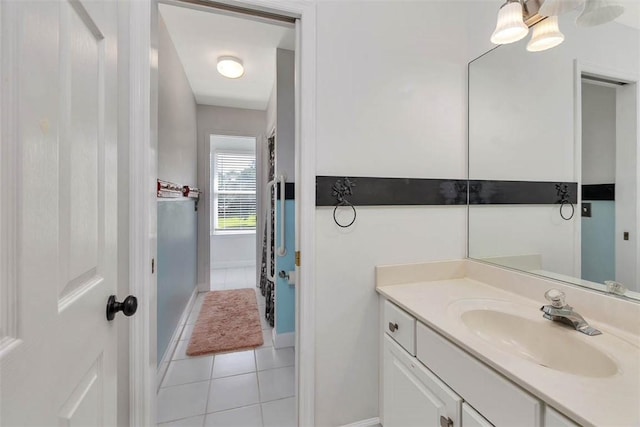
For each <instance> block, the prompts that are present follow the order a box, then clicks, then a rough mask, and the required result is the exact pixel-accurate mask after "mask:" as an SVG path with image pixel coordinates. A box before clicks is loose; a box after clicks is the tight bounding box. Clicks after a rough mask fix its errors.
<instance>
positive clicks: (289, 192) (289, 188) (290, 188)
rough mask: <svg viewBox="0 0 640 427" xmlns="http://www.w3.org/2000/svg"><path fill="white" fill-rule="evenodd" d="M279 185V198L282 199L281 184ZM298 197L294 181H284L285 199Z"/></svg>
mask: <svg viewBox="0 0 640 427" xmlns="http://www.w3.org/2000/svg"><path fill="white" fill-rule="evenodd" d="M277 187H278V196H277V197H278V200H280V185H279V184H278V185H277ZM295 198H296V187H295V184H294V183H293V182H285V183H284V199H285V200H294V199H295Z"/></svg>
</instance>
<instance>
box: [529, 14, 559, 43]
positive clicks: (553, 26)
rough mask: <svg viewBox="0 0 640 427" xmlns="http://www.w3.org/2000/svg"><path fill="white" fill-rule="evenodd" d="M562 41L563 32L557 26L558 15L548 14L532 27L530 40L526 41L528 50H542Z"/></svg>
mask: <svg viewBox="0 0 640 427" xmlns="http://www.w3.org/2000/svg"><path fill="white" fill-rule="evenodd" d="M563 41H564V34H562V33H561V32H560V28H559V27H558V17H557V16H550V17H548V18H547V19H545V20H544V21H542V22H539V23H538V24H537V25H535V26H534V27H533V34H532V35H531V40H529V43H527V50H528V51H529V52H542V51H543V50H547V49H551V48H552V47H556V46H558V45H559V44H560V43H562V42H563Z"/></svg>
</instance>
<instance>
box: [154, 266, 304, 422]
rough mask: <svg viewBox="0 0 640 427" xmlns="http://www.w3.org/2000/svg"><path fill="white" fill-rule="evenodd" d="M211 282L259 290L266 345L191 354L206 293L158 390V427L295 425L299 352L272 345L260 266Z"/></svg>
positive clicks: (214, 275)
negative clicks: (258, 271) (188, 352)
mask: <svg viewBox="0 0 640 427" xmlns="http://www.w3.org/2000/svg"><path fill="white" fill-rule="evenodd" d="M211 283H212V285H211V287H212V290H224V289H239V288H254V289H256V292H257V297H258V307H259V309H260V316H261V324H262V329H263V335H264V341H265V343H264V344H263V345H262V346H261V347H259V348H257V349H255V350H249V351H240V352H235V353H227V354H219V355H215V356H200V357H189V356H187V355H186V354H185V352H186V350H187V346H188V344H189V339H190V336H191V332H192V330H193V327H194V325H195V323H196V320H197V318H198V314H199V312H200V308H201V306H202V302H203V300H204V295H205V293H200V294H199V295H198V297H197V299H196V302H195V304H194V306H193V309H192V310H191V313H190V315H189V317H188V319H187V321H186V323H185V324H184V325H183V326H182V327H183V330H182V333H181V335H180V341H179V342H178V346H177V348H176V350H175V352H174V355H173V357H172V360H171V362H170V364H169V368H168V370H167V373H166V375H165V377H164V379H163V380H162V384H161V387H160V390H159V392H158V422H159V423H160V424H158V425H159V426H163V427H164V426H198V427H203V426H210V427H231V426H234V427H236V426H237V427H240V426H242V427H262V426H264V427H270V426H274V427H275V426H278V427H286V426H294V425H295V403H294V402H295V399H294V397H293V396H294V350H293V348H283V349H274V348H273V346H272V341H271V330H272V328H271V327H269V325H268V323H267V322H266V321H265V320H264V306H265V300H264V297H263V296H262V295H260V291H259V289H258V288H256V287H255V283H256V278H255V267H244V268H228V269H215V270H212V271H211Z"/></svg>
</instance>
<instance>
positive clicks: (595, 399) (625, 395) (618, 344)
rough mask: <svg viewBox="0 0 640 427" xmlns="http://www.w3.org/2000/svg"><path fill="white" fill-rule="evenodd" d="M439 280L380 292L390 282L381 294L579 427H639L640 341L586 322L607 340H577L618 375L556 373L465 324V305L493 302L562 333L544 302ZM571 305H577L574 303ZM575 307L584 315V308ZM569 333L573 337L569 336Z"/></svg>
mask: <svg viewBox="0 0 640 427" xmlns="http://www.w3.org/2000/svg"><path fill="white" fill-rule="evenodd" d="M393 268H396V269H397V267H393ZM394 271H395V270H394ZM385 274H387V275H388V273H385ZM414 279H415V278H414ZM436 279H437V280H425V281H415V280H414V281H413V282H412V283H404V284H389V285H384V283H383V285H382V286H380V282H381V281H382V282H384V281H387V279H386V278H385V280H384V281H383V280H379V282H378V284H379V286H377V287H376V290H377V291H378V292H379V293H380V294H381V295H383V296H384V297H385V298H387V299H389V300H391V301H392V302H394V303H395V304H397V305H398V306H400V307H402V308H403V309H405V310H406V311H408V312H409V313H411V314H412V315H413V316H415V317H416V318H417V319H418V320H419V321H420V322H422V323H424V324H425V325H427V326H429V327H431V328H432V329H434V330H435V331H437V332H439V333H440V334H442V335H443V336H444V337H446V338H447V339H449V340H450V341H452V342H454V343H455V344H457V345H458V346H459V347H461V348H462V349H464V350H465V351H467V352H468V353H470V354H472V355H473V356H475V357H476V358H478V359H480V360H481V361H483V362H484V363H486V364H487V365H489V366H491V367H492V368H493V369H495V370H496V371H498V372H499V373H501V374H502V375H504V376H505V377H507V378H508V379H510V380H511V381H513V382H514V383H516V384H518V385H519V386H520V387H522V388H523V389H525V390H527V391H529V392H530V393H531V394H533V395H534V396H536V397H538V398H539V399H541V400H543V401H544V402H546V403H548V404H549V405H550V406H552V407H554V408H555V409H557V410H559V411H561V412H563V413H564V414H566V415H567V416H568V417H570V418H572V419H574V420H575V421H576V422H578V423H580V424H582V425H595V426H639V425H640V337H638V336H637V335H634V334H632V333H630V332H628V331H624V330H621V329H618V328H615V327H613V326H611V325H608V324H606V323H604V322H600V321H597V320H595V319H592V318H586V316H585V319H586V320H587V321H588V322H589V324H590V325H591V326H593V327H595V328H597V329H600V330H601V331H602V335H597V336H587V335H585V334H582V333H580V332H578V331H575V336H574V338H576V339H579V340H583V341H584V342H585V343H587V344H589V345H591V346H593V347H595V348H597V349H599V350H600V351H601V352H603V353H605V354H606V355H608V356H609V357H610V358H611V359H613V360H614V361H615V362H616V364H617V366H618V367H619V370H618V372H617V373H616V374H614V375H612V376H607V377H585V376H581V375H573V374H569V373H565V372H562V371H557V370H553V369H550V368H547V367H545V366H542V365H539V364H536V363H535V362H532V361H529V360H526V359H524V358H522V357H519V356H517V355H515V354H512V353H510V352H508V351H504V350H502V349H499V348H497V347H495V346H493V345H491V344H490V343H489V342H487V341H485V340H483V339H482V338H480V337H479V336H478V335H477V334H475V333H474V332H473V331H472V330H470V329H469V328H468V327H467V326H465V324H464V323H463V322H462V320H461V319H460V310H459V306H460V303H459V301H460V300H464V299H476V300H486V304H488V305H491V301H489V300H500V301H508V302H509V303H510V306H512V307H517V308H518V313H517V314H518V315H519V316H521V317H525V318H527V319H529V320H531V321H535V322H541V323H543V324H545V325H549V327H562V326H561V325H555V324H554V323H555V322H552V321H550V320H547V319H544V318H543V317H542V312H541V311H540V310H539V309H540V306H541V305H543V304H544V303H546V302H545V301H544V299H542V300H541V301H535V300H531V299H527V298H524V297H522V296H519V295H516V294H514V293H511V292H508V291H506V290H504V289H500V288H498V287H494V286H490V285H488V284H486V283H483V282H480V281H478V280H474V279H472V278H469V277H458V278H450V279H442V278H436ZM567 302H568V303H569V304H571V305H574V304H572V301H571V300H569V299H568V300H567ZM574 307H575V310H576V312H578V313H580V308H579V307H577V306H576V305H574ZM545 322H546V323H545ZM567 333H574V331H571V330H567ZM540 345H544V342H541V343H540ZM558 351H562V349H561V348H558ZM463 398H464V396H463Z"/></svg>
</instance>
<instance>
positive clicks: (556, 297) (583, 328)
mask: <svg viewBox="0 0 640 427" xmlns="http://www.w3.org/2000/svg"><path fill="white" fill-rule="evenodd" d="M544 297H545V298H546V299H547V301H549V302H550V303H551V304H550V305H543V306H542V307H540V310H541V311H542V312H543V313H544V314H543V315H542V316H543V317H544V318H545V319H549V320H553V321H556V322H562V323H566V324H567V325H571V326H573V327H574V328H575V329H576V330H577V331H580V332H582V333H583V334H587V335H600V334H602V332H600V331H599V330H597V329H596V328H593V327H591V326H589V324H588V323H587V321H586V320H584V318H583V317H582V316H580V315H579V314H578V313H576V312H575V311H573V307H571V306H570V305H569V304H565V302H564V297H565V295H564V292H562V291H559V290H557V289H549V290H548V291H547V292H545V293H544Z"/></svg>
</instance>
